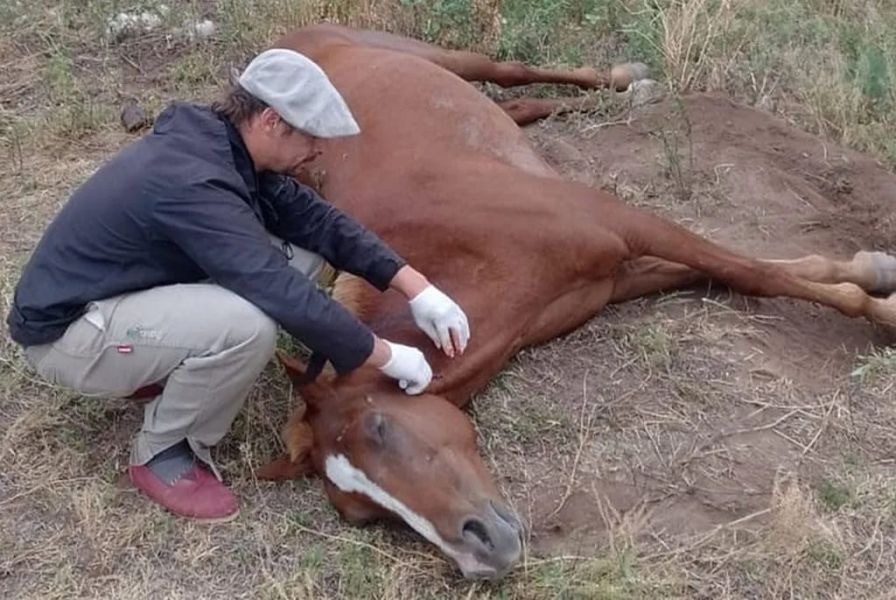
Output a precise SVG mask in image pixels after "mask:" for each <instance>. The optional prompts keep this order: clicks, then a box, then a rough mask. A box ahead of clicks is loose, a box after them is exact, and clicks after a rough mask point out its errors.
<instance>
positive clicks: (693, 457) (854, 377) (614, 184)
mask: <svg viewBox="0 0 896 600" xmlns="http://www.w3.org/2000/svg"><path fill="white" fill-rule="evenodd" d="M13 4H15V3H13ZM88 4H89V7H92V8H95V9H96V10H97V11H99V8H97V7H100V8H103V6H101V5H102V3H88ZM205 4H208V5H209V6H211V5H212V4H213V3H196V6H200V7H202V6H205ZM223 4H224V5H226V6H224V8H221V7H219V8H220V10H221V11H222V14H228V15H230V16H229V18H231V19H232V20H235V19H236V16H234V15H239V14H241V13H238V10H237V9H238V8H239V6H241V5H240V3H239V2H236V1H232V2H230V3H229V4H228V3H226V2H225V3H223ZM274 4H275V3H271V5H274ZM332 4H333V5H338V4H339V3H332ZM508 4H511V5H514V4H518V3H513V2H510V3H508ZM548 4H549V3H545V5H548ZM692 4H693V3H692ZM222 6H223V5H222ZM439 6H443V8H444V6H450V3H447V2H444V3H441V4H439ZM68 8H70V7H69V5H67V4H66V3H61V5H60V8H59V14H60V15H62V16H60V19H62V18H63V16H65V14H66V12H65V11H66V10H68ZM225 8H229V10H230V12H229V13H226V12H223V11H224V9H225ZM334 10H336V9H334ZM346 10H347V9H346ZM445 10H447V9H445ZM483 10H484V9H483ZM486 12H487V11H486ZM208 14H210V15H212V16H214V15H215V14H217V13H214V12H209V13H208ZM452 14H453V13H452ZM588 14H592V13H588ZM594 14H597V13H594ZM601 14H602V13H601ZM65 18H69V17H65ZM72 22H73V23H75V24H77V23H78V22H79V21H77V18H74V21H72ZM41 23H43V21H39V20H32V21H28V20H26V21H23V25H21V26H20V31H18V32H17V35H16V36H12V37H10V38H8V40H7V38H4V40H3V41H0V44H5V46H4V54H3V55H2V56H3V60H2V61H0V62H2V63H3V64H4V68H5V70H7V71H8V72H11V73H12V72H14V73H15V77H12V78H11V79H10V80H9V82H7V83H6V84H4V85H5V87H3V88H2V93H3V94H4V97H3V104H2V108H3V111H2V112H0V117H3V119H0V124H2V125H3V128H2V130H0V132H2V133H3V136H4V144H3V148H4V149H5V150H6V151H7V152H8V154H7V155H6V156H4V160H3V165H2V168H3V172H2V176H0V190H2V192H3V194H2V196H3V198H4V207H5V208H4V209H3V210H2V211H0V234H2V235H0V260H2V262H0V271H2V279H0V286H2V298H3V303H2V304H3V308H4V314H5V309H6V307H7V306H8V302H9V298H10V295H11V293H12V289H13V286H14V284H15V280H16V277H17V274H18V272H19V270H20V268H21V266H22V264H23V263H24V261H25V260H26V259H27V256H28V253H29V252H30V250H31V249H32V248H33V246H34V244H35V243H36V242H37V240H38V239H39V236H40V234H41V232H42V230H43V227H44V226H45V224H46V222H47V220H48V219H49V218H51V217H52V215H53V214H54V213H55V212H56V211H57V210H58V208H59V206H60V205H61V203H62V202H63V201H64V200H65V196H66V193H67V192H68V191H69V190H70V189H71V188H72V187H73V186H75V185H77V184H78V183H80V182H81V181H83V180H84V178H85V177H87V175H88V174H89V173H90V171H91V170H92V169H94V168H95V167H96V166H97V165H98V164H100V163H101V162H102V161H103V160H104V159H105V158H106V157H108V156H109V155H110V154H111V153H112V152H114V150H115V149H117V148H119V147H121V146H122V145H124V144H126V143H127V142H128V141H129V140H131V139H133V135H129V134H126V133H124V132H122V131H121V130H120V127H119V126H118V125H117V123H116V121H117V115H116V114H115V110H114V107H116V106H117V104H116V103H117V102H118V100H119V98H120V97H123V96H126V95H135V96H137V97H138V98H139V99H140V100H141V102H142V103H144V104H145V105H147V106H148V107H149V108H150V109H151V110H152V109H154V108H155V107H157V106H158V105H160V104H161V103H162V102H163V100H164V99H165V98H168V97H174V96H181V97H182V96H184V95H190V96H192V97H196V98H208V97H209V96H210V94H211V91H212V90H213V89H214V88H213V86H212V83H213V81H214V77H213V76H214V75H215V74H216V73H220V68H221V65H219V64H217V63H214V69H213V68H210V67H209V66H208V65H207V64H206V62H205V61H208V60H209V59H208V56H209V55H208V53H207V52H206V51H203V50H202V49H201V48H200V49H199V50H197V49H196V48H195V47H193V46H190V45H189V44H187V43H185V42H182V41H178V40H177V39H176V38H170V39H168V38H166V37H165V36H162V35H161V34H144V35H142V36H139V37H138V38H136V39H135V40H133V41H132V43H130V44H129V45H128V44H123V45H120V46H114V45H111V46H106V47H103V48H102V49H97V48H95V47H94V46H95V42H94V43H93V45H92V44H91V43H89V42H83V43H82V44H81V45H77V44H74V43H73V42H72V43H71V45H70V46H69V47H67V48H64V49H58V48H57V49H58V50H59V51H58V52H55V51H54V52H55V53H54V52H50V53H49V54H48V53H47V52H45V51H44V50H40V51H39V52H38V51H35V50H34V48H38V47H39V48H43V47H44V46H43V45H42V44H43V43H44V41H45V39H46V38H47V36H42V35H41V34H40V31H38V29H37V25H39V24H41ZM241 23H243V24H244V22H241ZM36 24H37V25H36ZM224 25H226V23H225V24H224ZM224 25H222V30H221V35H224V34H226V33H227V31H228V30H227V29H226V27H224ZM517 25H519V23H518V22H517V21H513V20H511V22H510V24H509V25H508V27H509V28H511V29H512V27H516V26H517ZM513 31H516V30H513ZM32 34H33V35H32ZM49 39H53V40H58V39H59V38H57V37H53V36H52V35H50V36H49ZM62 39H68V38H65V37H64V36H62ZM166 39H167V41H166ZM501 39H502V40H504V43H508V42H507V40H508V38H507V37H506V36H505V37H502V38H501ZM509 39H510V42H514V44H516V45H513V44H510V47H511V50H513V49H514V48H516V49H517V50H516V51H517V52H519V48H525V47H527V46H525V44H524V43H523V42H525V40H526V38H524V37H519V38H509ZM35 40H37V41H35ZM521 40H522V41H521ZM68 41H69V42H71V40H68ZM79 43H81V42H79ZM63 50H64V51H63ZM611 51H613V50H612V47H611V46H604V47H602V48H601V49H600V50H595V52H596V53H597V54H602V53H610V52H611ZM48 56H49V58H48ZM666 56H667V57H668V52H667V54H666ZM96 57H101V59H99V58H96ZM110 57H111V58H110ZM122 57H123V58H122ZM113 59H114V60H113ZM54 61H55V62H54ZM66 61H68V62H66ZM106 61H108V64H111V65H112V66H107V62H106ZM129 62H133V63H134V64H135V65H136V67H134V66H129ZM7 67H8V69H7ZM215 69H217V70H215ZM72 73H75V74H76V75H77V77H74V76H72ZM672 73H673V71H670V70H669V69H667V71H666V74H667V75H670V74H672ZM674 73H678V75H681V76H682V77H686V76H687V74H686V73H684V71H674ZM682 73H684V75H682ZM673 80H674V78H673V77H671V76H670V77H668V78H667V83H672V82H673ZM85 81H86V82H88V83H84V82H85ZM673 87H674V86H673ZM41 90H49V91H50V93H52V94H57V95H58V96H59V97H60V98H61V100H59V101H58V102H56V101H54V102H53V103H51V104H49V105H47V104H46V102H44V99H42V97H41V96H40V93H39V92H40V91H41ZM488 91H489V92H493V91H494V90H491V89H488ZM743 100H744V99H743V98H739V101H737V102H735V101H732V100H731V99H730V95H729V94H726V93H722V92H720V91H716V92H714V93H711V94H704V93H693V92H690V91H683V93H681V94H670V95H669V97H668V98H667V99H666V100H665V101H663V102H662V103H659V104H655V105H650V106H648V107H645V108H643V109H639V110H637V111H634V112H630V111H627V110H625V109H624V108H620V106H619V105H618V103H613V102H610V103H608V104H609V106H608V108H607V109H606V110H604V111H598V112H595V113H592V114H589V115H571V116H566V117H555V118H552V119H549V120H548V121H546V122H544V123H540V124H536V125H533V126H531V127H529V128H527V132H528V134H529V136H530V138H531V140H532V142H533V144H534V145H535V146H536V147H537V148H538V149H539V151H540V152H541V153H542V155H543V156H545V158H546V159H547V160H548V161H549V162H550V163H551V164H552V165H554V166H555V167H556V168H557V169H558V170H559V171H560V172H561V173H563V175H564V176H566V177H568V178H570V179H576V180H580V181H584V182H587V183H589V184H592V185H595V186H600V187H604V188H606V189H610V190H613V191H614V192H615V193H616V194H618V195H619V196H620V197H621V198H623V199H624V200H625V201H627V202H629V203H631V204H635V205H638V206H643V207H646V208H649V209H651V210H655V211H657V212H659V213H660V214H663V215H664V216H666V217H668V218H670V219H673V220H675V221H677V222H679V223H681V224H683V225H685V226H687V227H689V228H691V229H693V230H695V231H697V232H699V233H701V234H703V235H705V236H707V237H709V238H711V239H713V240H715V241H717V242H720V243H724V244H725V245H727V246H730V247H731V248H734V249H737V250H739V251H742V252H745V253H749V254H752V255H756V256H762V257H794V256H799V255H802V254H806V253H814V252H817V253H824V254H828V255H831V256H838V257H849V256H850V255H851V254H852V253H853V252H855V251H856V250H859V249H865V250H875V249H876V250H886V251H893V246H892V244H893V240H894V239H896V217H894V214H896V213H894V204H893V203H894V199H893V194H892V190H894V189H896V175H894V174H893V172H892V170H891V165H892V163H891V162H890V159H889V158H888V154H887V151H886V148H885V147H884V146H874V144H873V142H872V138H861V139H863V140H864V141H862V142H861V143H859V142H858V141H857V140H859V139H860V138H858V137H853V138H852V139H844V136H835V135H832V132H831V131H823V132H822V133H823V135H816V134H815V133H807V132H805V131H804V129H806V128H809V126H808V125H805V123H800V124H801V127H797V126H796V125H795V124H794V121H795V119H796V121H798V119H797V117H794V116H793V114H784V115H780V114H779V115H773V114H770V112H769V111H768V110H760V109H758V108H751V107H748V106H746V105H745V104H744V101H743ZM766 108H767V107H766ZM41 111H44V112H41ZM46 114H50V115H52V117H53V118H50V119H48V120H38V117H37V116H36V115H41V118H43V115H46ZM847 137H848V136H847ZM834 138H837V139H836V140H835V139H834ZM874 139H876V138H874ZM838 140H839V141H838ZM849 146H853V147H857V148H861V149H863V150H866V151H867V152H868V153H867V154H859V153H858V152H857V151H856V150H853V149H851V148H850V147H849ZM894 339H896V338H894V336H893V334H892V333H891V332H887V331H883V330H881V329H880V328H877V327H875V326H873V325H871V324H869V323H867V322H864V321H862V320H856V319H849V318H846V317H843V316H841V315H838V314H836V313H834V312H833V311H831V310H828V309H823V308H820V307H817V306H814V305H811V304H807V303H798V302H794V301H789V300H757V299H746V298H743V297H741V296H738V295H734V294H731V293H730V292H728V291H727V290H726V289H724V288H720V287H710V288H700V289H692V290H687V291H682V292H676V293H669V294H664V295H657V296H653V297H649V298H644V299H640V300H636V301H631V302H627V303H624V304H620V305H617V306H613V307H611V308H609V309H607V310H605V311H604V312H603V313H601V314H600V315H598V316H597V317H595V318H594V319H593V320H592V321H591V322H589V323H588V324H587V325H585V326H584V327H582V328H580V329H579V330H577V331H576V332H574V333H572V334H570V335H568V336H565V337H563V338H562V339H558V340H555V341H553V342H551V343H548V344H545V345H542V346H539V347H536V348H531V349H528V350H526V351H524V352H522V353H521V354H520V355H519V356H518V357H516V359H514V361H513V362H512V363H511V364H509V365H508V366H507V368H506V369H505V370H504V371H503V372H502V373H501V375H499V376H498V377H497V378H495V380H494V381H493V382H492V383H491V384H490V386H489V387H488V389H486V390H484V391H483V392H482V393H481V394H479V395H478V396H477V397H476V399H475V400H474V402H473V403H472V405H471V406H470V409H469V412H470V414H471V416H472V418H473V419H474V422H475V423H476V426H477V429H478V431H479V436H480V444H481V448H482V452H483V455H484V456H485V458H486V463H487V464H488V465H489V466H490V468H491V470H492V472H493V473H495V475H496V477H497V479H498V481H499V484H500V485H501V487H502V488H503V489H504V491H505V493H506V494H507V496H508V498H509V499H510V501H511V502H512V503H513V504H514V505H515V506H516V508H517V509H518V511H519V512H520V513H521V514H522V515H523V516H524V518H525V519H526V520H527V522H528V523H529V524H530V530H529V532H528V535H527V540H526V541H527V550H526V555H525V558H524V560H523V561H522V564H521V565H520V566H519V567H518V568H517V569H516V570H515V571H514V572H513V573H511V574H510V575H509V576H508V577H507V578H506V579H505V580H503V581H501V582H498V583H488V584H486V583H471V582H465V581H463V580H462V579H460V577H459V575H458V574H457V573H456V571H455V569H454V568H453V567H452V565H450V564H449V563H447V562H446V561H445V560H444V559H442V558H441V557H440V556H439V555H438V554H437V553H436V552H435V551H434V549H433V548H431V547H430V546H429V545H427V544H425V543H423V542H422V541H420V540H419V539H418V538H417V537H416V536H415V535H414V534H413V533H411V532H409V531H406V530H404V529H401V528H394V527H386V526H373V527H368V528H364V529H358V528H354V527H350V526H348V525H347V524H345V523H344V522H342V521H340V520H339V518H338V517H337V515H336V514H335V512H334V511H333V509H332V508H331V506H330V505H329V503H328V502H327V501H326V499H325V497H324V494H323V492H322V490H321V488H320V485H319V482H317V481H315V480H306V481H298V482H294V483H286V484H270V483H266V482H259V481H257V480H255V479H254V478H253V477H252V470H253V469H254V468H255V467H257V466H258V465H260V464H262V463H263V462H264V461H265V460H266V459H267V458H268V457H270V456H272V455H273V454H274V453H275V451H276V450H277V445H278V443H279V442H278V441H277V432H278V430H279V427H280V425H281V423H282V421H283V418H284V417H285V414H286V411H287V407H288V404H289V402H290V395H291V391H290V389H289V387H288V385H287V383H286V381H285V380H284V377H283V375H282V374H281V373H280V372H279V370H278V369H277V368H276V367H275V366H274V365H271V367H270V368H269V369H268V370H267V371H266V372H265V374H264V376H263V378H262V379H261V380H260V381H259V383H258V384H257V385H256V387H255V388H254V390H253V392H252V396H251V398H250V401H249V402H248V404H247V407H246V409H245V410H244V411H243V413H242V414H241V415H240V417H239V418H238V420H237V423H236V424H235V427H234V429H233V431H232V433H231V435H230V436H228V438H227V439H226V440H225V442H224V443H223V444H222V445H221V447H219V448H218V450H217V458H218V460H219V463H220V464H221V465H222V466H223V468H224V470H225V472H226V474H227V477H228V479H229V481H231V482H232V483H233V485H234V488H235V489H236V491H237V492H238V493H239V495H240V497H241V498H242V500H243V512H242V514H241V516H240V518H239V519H238V520H237V521H236V522H235V523H232V524H228V525H222V526H216V527H200V526H194V525H190V524H186V523H184V522H182V521H178V520H175V519H172V518H170V517H169V516H167V515H166V514H164V513H163V512H161V511H160V510H158V509H156V508H155V507H153V506H150V505H149V504H148V503H147V502H145V501H143V500H142V499H141V498H140V497H139V496H138V495H137V494H136V493H135V492H134V491H133V490H132V489H130V488H129V486H128V485H127V482H126V481H125V479H124V478H123V477H122V470H123V467H124V466H125V464H126V459H127V447H128V440H129V438H130V436H131V435H132V433H133V431H134V430H135V428H136V427H138V426H139V422H140V417H141V413H140V409H139V407H138V406H135V405H134V404H133V403H131V402H128V401H97V400H92V399H87V398H82V397H79V396H77V395H76V394H73V393H70V392H68V391H66V390H62V389H57V388H51V387H49V386H47V385H45V384H43V383H41V382H40V381H39V380H37V379H36V378H34V377H33V376H32V375H31V374H30V373H29V372H28V370H27V368H26V367H25V365H24V362H23V361H22V359H21V355H20V353H19V351H18V350H17V349H16V348H15V346H14V344H12V343H11V342H10V341H9V339H8V337H7V335H6V332H5V330H4V335H3V339H2V341H0V596H2V597H9V598H13V597H22V598H55V597H73V596H77V597H103V598H110V597H111V598H144V597H169V598H178V597H194V598H195V597H201V598H206V597H209V598H210V597H221V596H224V597H234V598H236V597H251V598H317V597H327V598H361V597H382V598H396V597H398V598H405V597H407V598H426V597H431V598H453V597H468V598H480V597H486V598H659V597H661V598H667V597H670V598H671V597H682V598H685V597H686V598H769V597H801V598H890V597H893V592H892V590H893V589H896V558H894V556H896V434H894V431H896V429H894V425H896V402H894V397H896V394H894V390H896V353H894V351H893V350H892V347H891V344H892V343H893V342H894Z"/></svg>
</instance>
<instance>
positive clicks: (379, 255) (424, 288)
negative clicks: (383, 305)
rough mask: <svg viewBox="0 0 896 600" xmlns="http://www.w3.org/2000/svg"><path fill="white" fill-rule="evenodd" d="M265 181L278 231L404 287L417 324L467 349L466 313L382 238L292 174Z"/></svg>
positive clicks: (455, 348) (382, 285)
mask: <svg viewBox="0 0 896 600" xmlns="http://www.w3.org/2000/svg"><path fill="white" fill-rule="evenodd" d="M261 185H262V193H264V194H265V195H266V196H267V197H268V198H269V199H270V201H271V202H272V203H273V205H274V209H275V210H276V212H277V217H278V219H279V222H278V223H277V224H276V228H277V231H275V232H274V233H276V234H277V235H279V236H280V237H281V238H283V239H285V240H287V241H289V242H291V243H294V244H296V245H297V246H300V247H302V248H305V249H308V250H310V251H312V252H316V253H318V254H320V255H321V256H323V257H324V258H325V259H327V261H329V262H330V264H332V265H333V266H334V267H336V268H337V269H342V270H344V271H348V272H349V273H352V274H354V275H358V276H359V277H363V278H364V279H366V280H367V281H369V282H370V283H371V284H373V285H374V286H376V287H377V288H379V289H380V290H386V289H387V288H390V287H391V288H392V289H395V290H397V291H399V292H401V293H402V294H404V296H405V297H406V298H407V299H408V301H409V303H410V308H411V313H412V314H413V316H414V321H415V323H416V324H417V326H418V327H420V329H422V330H423V331H424V332H425V333H426V334H427V335H428V336H429V338H430V339H431V340H432V341H433V343H434V344H435V345H436V346H437V347H438V348H440V349H441V350H442V351H444V352H445V354H447V355H448V356H452V357H453V356H455V355H456V354H462V353H463V351H464V349H465V348H466V345H467V341H468V339H469V337H470V326H469V324H468V322H467V317H466V315H465V314H464V313H463V311H462V310H461V309H460V307H459V306H458V305H457V304H455V303H454V301H453V300H451V299H450V298H449V297H448V296H446V295H445V294H443V293H442V292H441V291H440V290H438V289H437V288H436V287H435V286H433V285H432V284H430V282H429V281H428V280H427V279H426V277H424V276H423V275H422V274H421V273H420V272H418V271H416V270H415V269H413V268H412V267H411V266H409V265H407V264H406V263H405V262H404V261H403V260H402V259H401V258H400V257H399V256H398V255H397V254H395V252H393V251H392V249H390V248H389V247H388V246H387V245H386V244H385V243H384V242H383V241H382V240H380V239H379V237H377V236H376V235H375V234H374V233H372V232H370V231H369V230H367V229H366V228H364V227H363V226H362V225H360V224H359V223H357V222H356V221H355V220H354V219H352V218H351V217H349V216H348V215H346V214H344V213H343V212H342V211H340V210H338V209H337V208H335V207H334V206H332V205H331V204H329V203H328V202H326V201H325V200H323V199H322V198H321V197H320V196H319V195H318V194H317V192H315V191H314V190H313V189H311V188H309V187H307V186H304V185H302V184H300V183H298V182H296V181H295V180H293V179H291V178H288V177H282V176H272V175H266V176H264V177H263V178H262V182H261Z"/></svg>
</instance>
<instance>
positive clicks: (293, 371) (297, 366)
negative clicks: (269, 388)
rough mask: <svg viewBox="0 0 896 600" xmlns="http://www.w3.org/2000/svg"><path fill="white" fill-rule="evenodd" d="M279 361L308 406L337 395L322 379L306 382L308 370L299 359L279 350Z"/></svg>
mask: <svg viewBox="0 0 896 600" xmlns="http://www.w3.org/2000/svg"><path fill="white" fill-rule="evenodd" d="M277 361H278V362H279V363H280V364H281V365H282V366H283V369H284V370H285V371H286V374H287V375H288V376H289V379H290V380H291V381H292V382H293V385H295V386H296V388H297V389H298V390H299V393H300V394H301V395H302V398H303V399H304V400H305V402H307V403H308V404H317V403H319V402H322V401H326V400H329V399H330V398H332V397H334V396H335V395H336V391H335V390H334V389H333V386H331V385H330V384H329V383H327V382H325V381H323V380H322V379H321V378H320V377H318V378H317V379H316V380H314V381H312V382H311V383H308V382H306V381H305V379H304V377H305V372H306V371H307V370H308V369H307V367H306V366H305V365H304V364H303V363H302V361H300V360H299V359H297V358H295V357H292V356H289V355H288V354H286V353H285V352H282V351H280V350H278V351H277Z"/></svg>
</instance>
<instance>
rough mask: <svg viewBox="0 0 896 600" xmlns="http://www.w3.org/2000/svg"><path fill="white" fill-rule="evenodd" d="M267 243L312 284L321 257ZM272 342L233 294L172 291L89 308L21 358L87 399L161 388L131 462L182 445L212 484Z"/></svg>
mask: <svg viewBox="0 0 896 600" xmlns="http://www.w3.org/2000/svg"><path fill="white" fill-rule="evenodd" d="M273 241H274V242H275V243H277V244H278V245H280V244H283V248H284V251H286V252H287V253H288V254H287V255H288V256H289V257H290V264H291V265H292V266H293V267H294V268H296V269H299V270H300V271H302V272H303V273H305V274H306V275H308V276H309V277H311V278H312V279H316V277H317V276H318V274H319V273H320V271H321V268H322V267H323V264H324V263H323V259H322V258H321V257H319V256H317V255H315V254H312V253H310V252H307V251H304V250H302V249H300V248H295V247H292V246H290V245H289V244H284V243H283V242H281V241H280V240H277V239H274V240H273ZM276 337H277V325H276V323H274V321H272V320H271V319H270V318H269V317H268V316H267V315H265V314H264V313H263V312H262V311H261V310H260V309H258V308H257V307H255V306H254V305H253V304H251V303H250V302H248V301H247V300H244V299H243V298H242V297H240V296H238V295H236V294H235V293H233V292H231V291H228V290H226V289H224V288H222V287H220V286H218V285H215V284H212V283H194V284H179V285H170V286H163V287H157V288H152V289H148V290H143V291H139V292H133V293H128V294H123V295H120V296H116V297H113V298H107V299H103V300H98V301H96V302H92V303H91V304H90V305H89V306H88V308H87V312H86V313H85V314H84V315H83V316H82V317H81V318H79V319H78V320H77V321H75V322H74V323H72V324H71V325H70V326H69V327H68V329H67V330H66V331H65V334H64V335H63V336H62V337H61V338H59V339H58V340H56V341H55V342H52V343H50V344H43V345H40V346H30V347H28V348H25V356H26V358H27V360H28V362H29V363H30V364H31V366H32V367H33V368H34V369H35V371H37V373H38V374H39V375H40V376H41V377H43V378H44V379H46V380H48V381H50V382H52V383H54V384H57V385H60V386H64V387H68V388H71V389H74V390H77V391H78V392H80V393H81V394H83V395H85V396H96V397H113V398H115V397H120V398H124V397H127V396H130V395H131V394H133V393H134V392H135V391H136V390H137V389H139V388H141V387H143V386H146V385H149V384H152V383H160V384H163V385H164V391H163V392H162V394H161V395H160V396H158V397H156V398H155V399H153V400H152V401H151V402H149V403H148V404H146V406H145V409H144V417H143V427H142V428H141V430H140V432H139V433H138V434H137V436H136V438H135V440H134V444H133V447H132V450H131V464H135V465H138V464H144V463H146V462H147V461H149V459H151V458H152V457H153V456H155V455H156V454H158V453H159V452H161V451H162V450H165V449H166V448H168V447H170V446H173V445H174V444H176V443H178V442H180V441H182V440H184V439H186V440H187V442H188V443H189V444H190V447H191V448H192V449H193V452H195V453H196V455H197V456H198V457H199V458H200V459H201V460H203V461H204V462H206V463H207V464H209V465H210V466H211V468H212V469H213V470H214V472H215V474H216V475H218V477H219V478H220V474H219V473H218V471H217V469H216V468H215V466H214V464H213V463H212V461H211V454H210V452H209V449H210V448H211V447H212V446H214V445H215V444H217V443H218V442H219V441H220V440H221V438H223V437H224V435H225V434H226V433H227V431H228V430H229V429H230V425H231V423H232V422H233V419H234V418H235V417H236V415H237V413H238V412H239V411H240V408H241V407H242V405H243V402H244V401H245V399H246V396H247V395H248V393H249V390H250V388H251V387H252V384H253V383H254V381H255V379H256V378H257V377H258V375H259V374H260V373H261V371H262V369H264V367H265V365H266V364H267V362H268V361H269V360H270V359H271V357H272V355H273V352H274V344H275V342H276Z"/></svg>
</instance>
